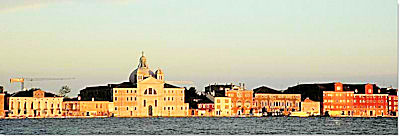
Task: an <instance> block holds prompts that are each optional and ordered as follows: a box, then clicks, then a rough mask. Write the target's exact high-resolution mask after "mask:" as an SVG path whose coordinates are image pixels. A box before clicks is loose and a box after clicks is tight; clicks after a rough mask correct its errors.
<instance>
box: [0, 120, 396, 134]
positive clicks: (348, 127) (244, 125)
mask: <svg viewBox="0 0 400 137" xmlns="http://www.w3.org/2000/svg"><path fill="white" fill-rule="evenodd" d="M0 134H63V135H64V134H67V135H70V134H73V135H76V134H84V135H92V134H93V135H99V134H136V135H137V134H139V135H147V134H151V135H154V134H155V135H159V134H162V135H170V134H174V135H176V134H203V135H204V134H207V135H208V134H218V135H219V134H241V135H242V134H281V135H287V134H290V135H292V134H340V135H343V134H356V135H359V134H367V135H368V134H373V135H397V134H398V130H397V118H329V117H312V118H297V117H264V118H93V119H2V120H0Z"/></svg>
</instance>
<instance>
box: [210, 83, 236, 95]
mask: <svg viewBox="0 0 400 137" xmlns="http://www.w3.org/2000/svg"><path fill="white" fill-rule="evenodd" d="M239 84H240V83H239ZM243 86H244V85H243ZM239 87H241V85H240V86H237V85H234V84H232V83H226V84H217V83H215V84H213V85H211V84H210V85H208V86H206V87H205V93H206V94H209V95H211V96H214V97H224V96H225V92H226V91H228V90H232V89H234V88H239Z"/></svg>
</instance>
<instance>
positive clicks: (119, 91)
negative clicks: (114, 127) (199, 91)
mask: <svg viewBox="0 0 400 137" xmlns="http://www.w3.org/2000/svg"><path fill="white" fill-rule="evenodd" d="M164 78H165V77H164V72H163V71H162V70H161V69H157V71H156V72H155V73H154V72H153V71H151V70H150V69H149V66H148V65H147V59H146V57H145V56H144V55H143V53H142V57H140V60H139V65H138V67H137V68H136V69H135V70H134V71H133V72H132V73H131V75H130V77H129V82H124V83H121V84H119V85H117V86H116V87H114V88H113V104H114V110H113V111H114V112H113V114H114V117H185V116H188V110H189V104H188V103H185V100H184V99H185V89H184V88H181V87H177V86H174V85H171V84H168V83H165V79H164Z"/></svg>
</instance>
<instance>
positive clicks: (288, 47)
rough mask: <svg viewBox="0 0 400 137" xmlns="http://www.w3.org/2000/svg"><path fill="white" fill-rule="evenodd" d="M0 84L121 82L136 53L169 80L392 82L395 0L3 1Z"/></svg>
mask: <svg viewBox="0 0 400 137" xmlns="http://www.w3.org/2000/svg"><path fill="white" fill-rule="evenodd" d="M0 3H1V4H0V19H1V21H0V45H1V49H2V51H3V52H1V54H0V58H2V61H1V63H0V78H1V79H0V85H2V86H4V88H5V90H8V91H10V92H14V91H16V90H18V89H19V88H20V83H15V84H10V83H9V79H10V78H12V77H75V78H76V79H75V80H67V81H44V82H26V83H25V86H26V87H40V88H42V89H44V90H49V91H52V92H57V91H58V90H59V89H60V88H61V86H63V85H68V86H70V87H71V88H72V90H73V91H72V92H71V94H70V95H69V96H76V95H77V94H78V92H79V90H80V89H83V88H85V87H87V86H90V85H105V84H108V83H110V84H111V83H119V82H123V81H128V77H129V75H130V73H131V72H132V71H133V70H134V69H135V68H136V67H137V65H138V63H139V62H138V60H139V57H140V54H141V51H144V52H145V56H146V57H147V59H148V63H149V66H150V68H151V70H153V71H155V70H156V69H157V68H161V69H162V70H163V71H164V72H165V78H166V80H171V81H180V80H182V81H193V82H195V84H194V86H196V88H197V89H198V90H204V86H206V85H208V84H213V83H216V82H217V83H234V84H238V83H239V82H241V83H245V84H246V87H247V88H249V89H253V88H255V87H259V86H262V85H266V86H268V87H271V88H275V89H286V88H287V87H289V86H294V85H296V84H297V83H321V82H335V81H339V82H343V83H376V84H378V85H379V86H381V87H388V86H390V85H392V86H393V87H395V88H397V87H398V85H397V76H398V74H397V73H398V72H397V70H398V68H397V62H398V60H397V58H398V57H397V54H398V53H397V51H398V49H397V48H398V47H397V1H396V0H387V1H379V0H352V1H346V0H336V1H330V0H319V1H312V0H302V1H291V0H279V1H278V0H249V1H228V0H221V1H211V0H203V1H195V0H185V1H177V0H164V1H154V0H147V1H139V0H116V1H113V0H100V1H76V0H73V1H63V0H55V1H50V0H44V1H38V0H34V1H29V0H4V1H2V2H0Z"/></svg>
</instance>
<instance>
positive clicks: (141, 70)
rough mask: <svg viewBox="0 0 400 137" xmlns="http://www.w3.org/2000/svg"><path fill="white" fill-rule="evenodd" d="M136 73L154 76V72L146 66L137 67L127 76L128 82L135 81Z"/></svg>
mask: <svg viewBox="0 0 400 137" xmlns="http://www.w3.org/2000/svg"><path fill="white" fill-rule="evenodd" d="M138 74H142V75H143V76H144V77H150V76H151V77H155V75H154V72H153V71H151V70H150V69H148V68H137V69H135V70H134V71H132V73H131V75H130V76H129V82H131V83H137V76H138Z"/></svg>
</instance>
